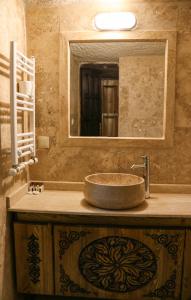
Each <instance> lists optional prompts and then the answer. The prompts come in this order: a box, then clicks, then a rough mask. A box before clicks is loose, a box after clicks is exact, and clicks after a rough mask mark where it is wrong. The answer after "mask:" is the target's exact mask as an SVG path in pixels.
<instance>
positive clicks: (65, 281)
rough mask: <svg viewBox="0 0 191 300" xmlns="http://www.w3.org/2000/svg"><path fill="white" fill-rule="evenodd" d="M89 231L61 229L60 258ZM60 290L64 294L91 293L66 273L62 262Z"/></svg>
mask: <svg viewBox="0 0 191 300" xmlns="http://www.w3.org/2000/svg"><path fill="white" fill-rule="evenodd" d="M88 233H89V232H86V231H80V232H77V231H70V232H66V231H60V240H59V254H60V259H62V257H63V255H64V254H65V252H66V250H67V249H68V248H69V247H70V245H71V244H72V243H74V242H75V241H78V240H79V239H80V238H81V237H83V236H86V235H87V234H88ZM60 292H61V293H62V295H64V294H65V292H71V293H82V294H89V293H90V292H89V291H87V290H86V289H84V288H81V287H80V286H79V285H78V284H77V283H75V282H74V281H72V280H71V279H70V277H69V275H68V274H66V272H65V270H64V267H63V266H62V264H60Z"/></svg>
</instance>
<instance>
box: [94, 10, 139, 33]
mask: <svg viewBox="0 0 191 300" xmlns="http://www.w3.org/2000/svg"><path fill="white" fill-rule="evenodd" d="M136 23H137V20H136V17H135V15H134V14H133V13H132V12H104V13H99V14H97V15H96V16H95V17H94V24H95V27H96V29H98V30H130V29H132V28H134V27H135V26H136Z"/></svg>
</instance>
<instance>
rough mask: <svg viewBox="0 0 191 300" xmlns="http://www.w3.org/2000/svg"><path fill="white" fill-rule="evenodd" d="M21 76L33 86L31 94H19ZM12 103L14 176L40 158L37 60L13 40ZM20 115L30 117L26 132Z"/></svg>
mask: <svg viewBox="0 0 191 300" xmlns="http://www.w3.org/2000/svg"><path fill="white" fill-rule="evenodd" d="M18 76H20V78H21V77H22V78H23V81H24V80H25V81H26V82H29V83H31V87H32V88H31V93H30V94H29V93H27V92H26V93H22V92H21V91H20V89H19V88H18V86H19V84H18V80H17V79H18ZM10 102H11V160H12V168H11V169H10V170H9V174H10V175H12V176H15V175H16V174H18V173H19V172H20V171H21V170H22V169H24V168H25V167H26V166H27V165H32V164H34V163H36V162H38V159H37V157H36V147H35V59H34V57H32V58H28V57H26V56H25V55H23V54H22V53H21V52H20V51H18V50H17V48H16V43H15V42H13V41H12V42H11V44H10ZM18 114H23V120H24V118H27V129H26V128H24V125H23V124H22V126H20V127H21V128H20V130H19V124H18ZM23 122H24V121H23ZM25 127H26V126H25Z"/></svg>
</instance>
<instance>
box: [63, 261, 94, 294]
mask: <svg viewBox="0 0 191 300" xmlns="http://www.w3.org/2000/svg"><path fill="white" fill-rule="evenodd" d="M60 283H61V286H60V292H61V293H62V295H64V294H65V292H71V293H82V294H89V293H90V292H88V291H87V290H86V289H84V288H81V287H80V286H79V285H78V284H77V283H75V282H74V281H72V280H71V279H70V277H69V276H68V275H67V274H66V272H65V270H64V268H63V266H62V265H60Z"/></svg>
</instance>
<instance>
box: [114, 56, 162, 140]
mask: <svg viewBox="0 0 191 300" xmlns="http://www.w3.org/2000/svg"><path fill="white" fill-rule="evenodd" d="M164 70H165V54H163V55H129V56H126V57H121V58H120V59H119V128H118V130H119V136H121V137H123V136H126V137H128V136H138V137H162V136H163V114H164V78H165V75H164Z"/></svg>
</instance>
